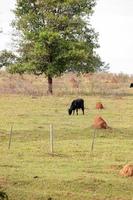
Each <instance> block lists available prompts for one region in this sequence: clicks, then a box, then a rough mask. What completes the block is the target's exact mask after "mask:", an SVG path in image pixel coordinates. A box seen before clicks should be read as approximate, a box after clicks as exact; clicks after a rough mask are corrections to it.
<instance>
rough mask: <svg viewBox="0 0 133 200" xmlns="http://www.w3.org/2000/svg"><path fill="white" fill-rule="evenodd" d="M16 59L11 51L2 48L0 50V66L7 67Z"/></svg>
mask: <svg viewBox="0 0 133 200" xmlns="http://www.w3.org/2000/svg"><path fill="white" fill-rule="evenodd" d="M15 60H16V55H15V54H14V53H13V52H12V51H7V50H2V51H0V68H1V67H8V66H9V65H11V64H13V63H14V62H15Z"/></svg>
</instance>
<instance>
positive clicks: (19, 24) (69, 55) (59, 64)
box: [12, 0, 104, 80]
mask: <svg viewBox="0 0 133 200" xmlns="http://www.w3.org/2000/svg"><path fill="white" fill-rule="evenodd" d="M95 4H96V1H95V0H82V1H81V0H17V3H16V8H15V11H14V12H15V15H16V18H15V20H14V22H13V26H14V27H15V28H16V29H17V30H18V31H19V33H20V41H19V49H18V50H19V55H20V59H19V63H18V64H17V65H15V66H14V67H13V66H12V71H14V72H17V70H18V71H20V69H21V70H22V72H24V71H28V72H32V73H34V74H42V73H44V74H45V75H46V76H47V77H48V78H50V79H52V77H54V76H59V75H61V74H62V73H63V72H65V71H75V72H83V73H84V72H94V71H97V70H99V69H101V68H102V66H103V64H104V63H103V62H102V61H101V59H100V57H99V56H98V55H97V54H96V51H95V50H96V49H97V48H98V47H99V45H98V42H97V33H95V31H94V29H93V28H92V26H91V24H90V16H91V15H92V13H93V10H94V7H95ZM50 79H49V80H50Z"/></svg>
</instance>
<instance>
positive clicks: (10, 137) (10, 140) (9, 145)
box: [8, 125, 13, 149]
mask: <svg viewBox="0 0 133 200" xmlns="http://www.w3.org/2000/svg"><path fill="white" fill-rule="evenodd" d="M12 133H13V125H11V130H10V134H9V144H8V149H10V147H11V142H12Z"/></svg>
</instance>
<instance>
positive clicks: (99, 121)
mask: <svg viewBox="0 0 133 200" xmlns="http://www.w3.org/2000/svg"><path fill="white" fill-rule="evenodd" d="M93 127H94V128H97V129H107V128H108V125H107V123H106V121H105V120H104V119H103V118H102V117H100V116H97V117H96V118H95V119H94V124H93Z"/></svg>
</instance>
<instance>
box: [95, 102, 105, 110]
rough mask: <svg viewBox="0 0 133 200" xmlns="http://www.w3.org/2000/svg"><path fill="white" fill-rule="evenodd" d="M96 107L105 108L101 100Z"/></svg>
mask: <svg viewBox="0 0 133 200" xmlns="http://www.w3.org/2000/svg"><path fill="white" fill-rule="evenodd" d="M96 109H104V107H103V104H102V103H101V102H97V103H96Z"/></svg>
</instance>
